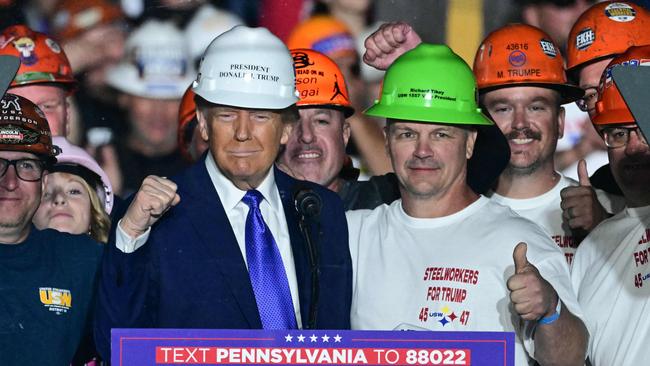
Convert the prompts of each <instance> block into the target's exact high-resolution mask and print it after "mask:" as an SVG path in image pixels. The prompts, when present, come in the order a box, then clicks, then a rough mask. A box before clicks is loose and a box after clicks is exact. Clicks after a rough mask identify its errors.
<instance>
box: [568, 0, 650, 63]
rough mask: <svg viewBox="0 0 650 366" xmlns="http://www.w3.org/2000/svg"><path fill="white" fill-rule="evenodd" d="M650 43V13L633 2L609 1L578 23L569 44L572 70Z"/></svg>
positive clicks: (581, 18)
mask: <svg viewBox="0 0 650 366" xmlns="http://www.w3.org/2000/svg"><path fill="white" fill-rule="evenodd" d="M647 44H650V12H648V11H647V10H646V9H644V8H643V7H642V6H639V5H636V4H634V3H632V2H625V1H619V2H613V1H605V2H602V3H597V4H595V5H593V6H592V7H591V8H589V9H587V10H586V11H585V12H584V13H582V15H581V16H580V17H579V18H578V20H577V21H576V22H575V24H574V25H573V27H572V28H571V33H570V34H569V40H568V45H567V69H568V70H569V71H570V72H574V71H576V70H575V69H576V68H578V67H580V66H584V65H585V64H587V63H590V62H593V61H597V60H599V59H602V58H605V57H608V56H610V57H611V56H616V55H617V54H621V53H623V52H625V50H627V49H628V48H629V47H631V46H642V45H647Z"/></svg>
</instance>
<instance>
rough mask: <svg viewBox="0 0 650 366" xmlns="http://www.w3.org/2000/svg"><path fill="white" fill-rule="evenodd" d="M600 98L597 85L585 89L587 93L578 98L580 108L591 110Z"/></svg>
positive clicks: (585, 110) (586, 110)
mask: <svg viewBox="0 0 650 366" xmlns="http://www.w3.org/2000/svg"><path fill="white" fill-rule="evenodd" d="M597 100H598V89H597V88H595V87H591V88H587V89H585V95H584V96H583V97H582V98H580V99H578V100H576V104H577V105H578V108H580V110H581V111H583V112H589V111H590V110H592V109H594V108H596V101H597Z"/></svg>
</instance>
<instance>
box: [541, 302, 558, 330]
mask: <svg viewBox="0 0 650 366" xmlns="http://www.w3.org/2000/svg"><path fill="white" fill-rule="evenodd" d="M560 311H562V300H560V299H557V306H556V307H555V313H553V315H551V316H547V317H546V318H541V319H540V320H538V321H537V324H544V325H547V324H553V323H554V322H555V321H556V320H558V319H559V318H560Z"/></svg>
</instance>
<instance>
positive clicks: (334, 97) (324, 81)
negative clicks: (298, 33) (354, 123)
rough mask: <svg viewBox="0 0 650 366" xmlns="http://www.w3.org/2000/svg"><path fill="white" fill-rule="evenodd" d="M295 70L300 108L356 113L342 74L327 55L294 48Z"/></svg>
mask: <svg viewBox="0 0 650 366" xmlns="http://www.w3.org/2000/svg"><path fill="white" fill-rule="evenodd" d="M291 56H292V57H293V65H294V67H295V69H296V90H297V91H298V93H299V94H300V100H299V101H298V102H297V103H296V105H297V106H298V107H299V108H300V107H309V106H312V107H317V106H325V107H333V108H337V109H340V110H342V111H343V113H344V114H345V117H346V118H347V117H350V116H351V115H353V114H354V108H353V107H352V104H351V103H350V97H349V95H348V89H347V86H346V85H345V79H344V78H343V73H342V72H341V70H340V69H339V67H338V66H337V65H336V63H335V62H334V61H332V59H330V58H329V57H327V56H325V55H324V54H322V53H320V52H318V51H314V50H310V49H306V48H297V49H292V50H291Z"/></svg>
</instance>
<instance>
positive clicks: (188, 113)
mask: <svg viewBox="0 0 650 366" xmlns="http://www.w3.org/2000/svg"><path fill="white" fill-rule="evenodd" d="M195 95H196V94H194V92H193V91H192V85H190V86H189V87H188V88H187V90H186V91H185V94H183V98H182V99H181V106H180V108H179V109H178V134H177V136H178V149H179V150H180V151H181V155H183V158H185V159H186V160H187V161H193V159H192V155H191V154H190V150H189V147H190V144H191V143H192V135H193V134H194V129H195V128H196V125H197V123H196V103H194V96H195Z"/></svg>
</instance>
